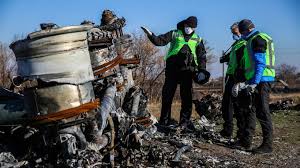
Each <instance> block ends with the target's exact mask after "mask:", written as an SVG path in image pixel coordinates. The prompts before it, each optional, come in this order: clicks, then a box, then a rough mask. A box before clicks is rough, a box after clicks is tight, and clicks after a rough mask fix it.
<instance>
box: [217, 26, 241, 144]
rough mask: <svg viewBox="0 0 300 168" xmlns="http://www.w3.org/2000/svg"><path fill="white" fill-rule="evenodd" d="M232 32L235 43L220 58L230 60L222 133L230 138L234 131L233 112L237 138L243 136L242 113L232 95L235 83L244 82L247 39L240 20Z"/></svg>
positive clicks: (222, 60) (223, 60)
mask: <svg viewBox="0 0 300 168" xmlns="http://www.w3.org/2000/svg"><path fill="white" fill-rule="evenodd" d="M230 29H231V32H232V34H233V40H235V41H234V43H233V44H232V45H231V51H230V52H229V53H228V54H226V55H224V56H223V57H221V58H220V63H224V62H228V67H227V71H226V78H225V90H224V94H223V99H222V108H221V109H222V117H223V120H224V124H223V129H222V130H221V132H220V134H221V135H222V136H223V137H226V138H230V137H231V136H232V133H233V112H235V114H236V118H237V121H238V122H237V126H238V131H237V138H238V139H239V137H240V136H241V130H242V129H243V128H242V123H240V122H239V121H240V120H239V118H240V115H239V114H240V113H239V109H238V107H237V106H236V103H233V97H232V95H231V90H232V87H233V85H234V84H235V83H238V82H243V81H245V79H244V77H243V76H244V74H243V73H242V71H241V64H240V63H241V60H242V57H243V55H244V48H245V45H246V41H245V40H243V39H241V34H240V32H239V28H238V22H236V23H234V24H233V25H232V26H231V27H230Z"/></svg>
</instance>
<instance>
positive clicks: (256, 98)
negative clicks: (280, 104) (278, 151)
mask: <svg viewBox="0 0 300 168" xmlns="http://www.w3.org/2000/svg"><path fill="white" fill-rule="evenodd" d="M270 90H271V84H270V83H268V82H265V83H260V84H259V85H258V86H257V92H256V93H255V94H253V96H252V102H253V103H254V104H253V106H252V107H250V108H249V110H248V113H247V115H246V129H245V132H244V133H245V139H244V140H245V142H246V143H249V144H251V143H252V138H253V136H254V134H255V127H256V118H257V119H258V121H259V123H260V125H261V128H262V133H263V144H265V145H269V146H272V141H273V126H272V118H271V114H270V109H269V98H270Z"/></svg>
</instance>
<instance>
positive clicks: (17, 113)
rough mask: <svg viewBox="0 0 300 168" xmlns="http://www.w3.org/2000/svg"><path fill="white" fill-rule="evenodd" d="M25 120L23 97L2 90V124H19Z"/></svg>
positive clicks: (0, 117) (0, 113) (0, 101)
mask: <svg viewBox="0 0 300 168" xmlns="http://www.w3.org/2000/svg"><path fill="white" fill-rule="evenodd" d="M25 119H27V116H26V111H25V109H24V98H23V96H22V95H19V94H16V93H13V92H11V91H9V90H6V89H3V88H0V124H17V123H19V122H21V121H23V120H25Z"/></svg>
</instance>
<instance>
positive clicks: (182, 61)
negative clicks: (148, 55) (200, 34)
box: [148, 21, 206, 70]
mask: <svg viewBox="0 0 300 168" xmlns="http://www.w3.org/2000/svg"><path fill="white" fill-rule="evenodd" d="M177 29H178V30H181V31H182V32H183V34H184V38H185V40H186V41H188V40H189V39H190V38H191V36H192V34H190V35H188V34H185V32H184V21H181V22H179V23H178V24H177ZM173 31H175V30H171V31H169V32H167V33H165V34H161V35H159V36H156V35H155V34H152V35H151V36H148V37H149V39H150V41H151V42H152V43H153V44H154V45H156V46H165V45H167V44H168V43H170V42H171V41H172V33H173ZM196 55H197V61H198V66H199V67H196V64H195V62H194V61H192V60H193V55H192V53H191V50H190V48H189V47H188V45H184V46H183V47H182V48H181V50H180V51H179V53H178V54H177V55H173V56H171V57H169V58H168V59H167V64H175V65H176V67H177V68H178V69H180V70H186V69H188V67H189V66H191V67H196V68H202V69H206V51H205V47H204V43H203V40H202V42H201V43H200V44H199V45H198V46H197V48H196Z"/></svg>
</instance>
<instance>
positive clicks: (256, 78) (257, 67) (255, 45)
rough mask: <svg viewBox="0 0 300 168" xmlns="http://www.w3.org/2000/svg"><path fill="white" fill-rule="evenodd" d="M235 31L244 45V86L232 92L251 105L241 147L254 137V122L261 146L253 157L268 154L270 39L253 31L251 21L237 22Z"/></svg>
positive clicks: (272, 57)
mask: <svg viewBox="0 0 300 168" xmlns="http://www.w3.org/2000/svg"><path fill="white" fill-rule="evenodd" d="M239 30H240V32H241V34H242V38H243V39H245V40H246V41H247V44H246V47H245V51H244V56H243V62H244V70H245V73H244V75H245V78H246V80H247V81H246V83H240V84H238V85H236V86H238V87H236V86H235V87H234V88H233V93H234V90H241V89H238V88H245V89H244V90H246V92H247V94H248V95H251V96H250V97H251V99H250V100H252V105H250V106H249V107H251V106H253V107H254V108H249V110H248V113H246V114H247V115H246V116H245V117H246V124H245V127H246V128H245V131H244V137H243V139H242V146H243V147H245V148H246V149H250V147H251V144H252V138H253V136H254V133H255V126H256V118H257V119H258V121H259V123H260V125H261V128H262V133H263V142H262V144H261V145H260V146H259V147H257V148H255V149H253V150H252V152H253V153H257V154H259V153H271V152H272V151H273V148H272V143H273V126H272V118H271V114H270V109H269V95H270V91H271V83H272V82H273V81H274V80H275V68H274V66H275V55H274V44H273V40H272V38H271V37H270V36H269V35H267V34H266V33H262V32H259V31H256V30H255V26H254V24H253V23H252V21H251V20H248V19H244V20H242V21H240V22H239Z"/></svg>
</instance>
